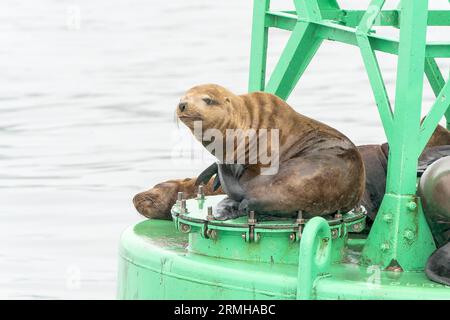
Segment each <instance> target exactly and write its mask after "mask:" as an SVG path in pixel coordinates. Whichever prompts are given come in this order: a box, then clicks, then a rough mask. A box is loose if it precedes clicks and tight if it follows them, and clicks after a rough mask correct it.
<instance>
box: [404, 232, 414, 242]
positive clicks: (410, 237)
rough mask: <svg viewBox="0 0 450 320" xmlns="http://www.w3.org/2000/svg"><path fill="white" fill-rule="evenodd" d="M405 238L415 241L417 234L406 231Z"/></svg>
mask: <svg viewBox="0 0 450 320" xmlns="http://www.w3.org/2000/svg"><path fill="white" fill-rule="evenodd" d="M403 237H404V238H405V239H407V240H413V239H414V237H415V233H414V231H411V230H405V232H403Z"/></svg>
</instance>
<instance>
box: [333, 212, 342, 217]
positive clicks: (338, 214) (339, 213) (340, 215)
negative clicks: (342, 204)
mask: <svg viewBox="0 0 450 320" xmlns="http://www.w3.org/2000/svg"><path fill="white" fill-rule="evenodd" d="M334 218H335V219H342V214H341V212H340V211H338V212H337V213H336V214H335V215H334Z"/></svg>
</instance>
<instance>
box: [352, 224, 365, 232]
mask: <svg viewBox="0 0 450 320" xmlns="http://www.w3.org/2000/svg"><path fill="white" fill-rule="evenodd" d="M352 230H353V231H354V232H360V231H362V230H363V225H362V223H361V222H359V223H355V224H354V225H353V226H352Z"/></svg>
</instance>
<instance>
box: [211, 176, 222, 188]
mask: <svg viewBox="0 0 450 320" xmlns="http://www.w3.org/2000/svg"><path fill="white" fill-rule="evenodd" d="M212 187H213V191H217V189H219V188H220V179H219V175H218V174H216V176H215V177H214V181H213V185H212Z"/></svg>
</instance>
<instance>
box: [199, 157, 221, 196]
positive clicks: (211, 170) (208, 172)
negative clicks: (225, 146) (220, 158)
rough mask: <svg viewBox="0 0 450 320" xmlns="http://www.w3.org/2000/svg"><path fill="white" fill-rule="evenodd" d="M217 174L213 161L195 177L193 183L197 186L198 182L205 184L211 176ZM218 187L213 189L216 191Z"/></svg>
mask: <svg viewBox="0 0 450 320" xmlns="http://www.w3.org/2000/svg"><path fill="white" fill-rule="evenodd" d="M215 174H217V163H216V162H214V163H213V164H212V165H210V166H209V167H208V168H206V169H205V170H203V171H202V173H200V174H199V175H198V177H197V180H196V181H195V185H196V186H199V185H200V184H207V183H208V181H209V180H211V178H212V176H213V175H215ZM218 188H219V187H217V188H215V189H214V191H216V190H217V189H218Z"/></svg>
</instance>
